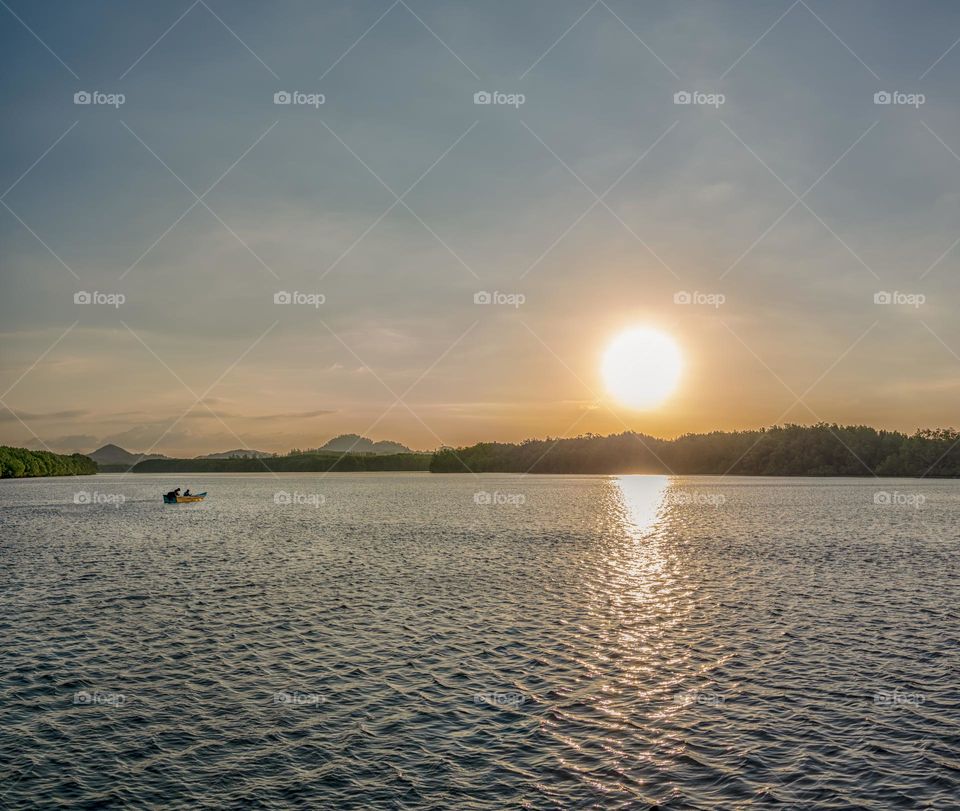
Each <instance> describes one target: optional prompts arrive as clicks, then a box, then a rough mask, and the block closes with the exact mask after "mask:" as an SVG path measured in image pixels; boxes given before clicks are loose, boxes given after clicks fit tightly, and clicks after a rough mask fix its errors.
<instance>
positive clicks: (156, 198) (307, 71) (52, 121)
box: [0, 0, 960, 455]
mask: <svg viewBox="0 0 960 811" xmlns="http://www.w3.org/2000/svg"><path fill="white" fill-rule="evenodd" d="M958 40H960V6H958V5H956V4H952V3H944V2H923V1H921V2H914V3H910V4H905V3H901V2H877V1H876V0H871V1H870V2H859V1H855V0H850V1H849V2H845V3H841V4H838V3H829V2H824V0H797V2H793V1H792V0H776V1H774V0H764V2H751V1H750V0H738V2H722V1H720V0H704V1H703V2H694V1H691V2H644V3H635V2H623V0H598V2H589V1H587V0H581V1H580V2H567V1H566V0H521V2H516V1H515V0H514V1H511V2H508V0H503V2H497V1H493V2H484V3H477V2H472V3H471V2H456V1H454V2H451V1H450V0H444V1H443V2H440V0H397V2H393V1H392V0H377V2H374V0H369V2H368V1H367V0H358V1H357V2H321V3H316V2H287V1H286V0H280V1H279V2H275V3H270V4H262V3H255V2H242V1H240V2H225V0H197V2H193V0H183V1H182V2H181V1H180V0H178V1H177V2H172V1H171V2H165V3H149V2H129V0H123V2H88V3H83V4H79V3H75V2H53V1H51V2H44V3H28V2H25V0H4V2H3V3H0V54H2V56H0V59H2V60H3V61H4V63H5V64H4V69H3V71H0V103H2V105H3V108H4V127H3V128H2V131H0V203H2V205H0V285H2V288H0V291H2V295H0V319H2V322H0V392H3V394H2V396H0V403H2V406H0V442H2V443H5V444H13V445H23V446H27V447H34V448H38V447H49V448H51V449H53V450H56V451H74V450H79V451H90V450H93V449H94V448H96V447H98V446H100V445H102V444H104V443H106V442H113V443H116V444H119V445H121V446H123V447H125V448H128V449H130V450H133V451H140V452H145V451H150V452H154V453H164V454H168V455H194V454H199V453H208V452H214V451H222V450H226V449H232V448H254V449H258V450H266V451H276V452H285V451H286V450H288V449H290V448H292V447H301V448H302V447H316V446H319V445H321V444H323V443H324V442H325V441H326V440H328V439H329V438H331V437H333V436H335V435H337V434H340V433H358V434H363V435H366V436H370V437H372V438H373V439H378V440H379V439H391V440H395V441H400V442H403V443H405V444H407V445H409V446H411V447H413V448H417V449H424V450H426V449H433V448H436V447H438V446H440V445H464V444H472V443H474V442H478V441H489V440H500V441H518V440H522V439H524V438H528V437H544V436H553V437H557V436H569V435H576V434H580V433H586V432H593V433H601V434H606V433H614V432H620V431H624V430H636V431H641V432H644V433H647V434H652V435H655V436H663V437H672V436H677V435H680V434H683V433H687V432H701V431H711V430H735V429H745V428H756V427H760V426H764V425H771V424H774V423H784V422H798V423H804V424H808V423H813V422H818V421H821V420H823V421H828V422H839V423H856V424H869V425H873V426H875V427H878V428H888V429H897V430H903V431H907V432H912V431H914V430H916V429H917V428H920V427H937V426H944V427H945V426H957V425H958V423H960V420H958V418H957V417H958V412H957V404H958V403H960V319H957V318H956V314H955V310H956V304H957V301H958V296H960V277H958V261H960V218H958V216H957V214H958V209H960V106H958V103H960V83H958V82H957V80H956V79H957V73H958V71H960V45H958V44H957V43H958ZM77 94H80V95H77ZM84 94H88V95H84ZM277 94H280V95H279V96H278V95H277ZM285 94H289V101H290V103H277V102H283V101H285V100H287V98H288V96H287V95H285ZM477 94H490V96H489V97H488V96H485V95H480V96H477ZM878 94H879V95H878ZM488 98H489V101H490V102H491V103H477V102H478V101H479V102H484V101H486V100H488ZM87 99H89V103H82V102H84V101H86V100H87ZM684 101H689V102H690V103H683V102H684ZM884 102H889V103H884ZM483 293H486V294H489V295H487V296H483V295H478V294H483ZM494 294H496V295H494ZM487 299H489V303H484V302H486V301H487ZM478 302H479V303H478ZM636 325H648V326H653V327H655V328H657V329H659V330H661V331H663V332H665V333H667V334H668V335H670V336H672V337H673V339H674V340H675V341H676V343H677V344H678V345H679V346H680V349H681V352H682V354H683V358H684V369H683V374H682V378H681V382H680V385H679V387H678V389H677V390H676V391H675V392H674V394H673V395H672V396H671V397H670V398H669V399H668V400H667V401H666V402H665V403H663V404H662V405H661V406H660V407H658V408H654V409H650V410H645V411H637V410H633V409H630V408H627V407H624V406H623V405H622V404H620V403H618V402H616V401H615V400H614V399H612V398H611V396H610V395H609V394H608V393H607V392H606V391H605V389H604V384H603V380H602V379H601V374H600V367H601V358H602V356H603V352H604V349H605V347H606V346H607V345H608V344H609V343H610V342H611V340H612V339H613V338H614V337H615V336H616V335H617V334H618V333H620V332H622V331H623V330H625V329H628V328H631V327H634V326H636Z"/></svg>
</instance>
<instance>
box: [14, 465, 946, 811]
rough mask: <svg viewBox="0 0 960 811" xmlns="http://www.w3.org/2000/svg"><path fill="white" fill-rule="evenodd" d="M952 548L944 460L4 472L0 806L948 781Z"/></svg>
mask: <svg viewBox="0 0 960 811" xmlns="http://www.w3.org/2000/svg"><path fill="white" fill-rule="evenodd" d="M177 485H183V486H190V487H191V489H193V490H194V491H203V490H207V491H209V493H210V496H209V497H208V500H207V501H206V502H204V503H202V504H197V505H173V506H165V505H163V504H162V503H161V501H160V494H161V493H162V492H164V491H166V490H169V489H171V488H172V487H174V486H177ZM75 501H79V502H88V503H75ZM287 501H289V502H290V503H285V502H287ZM958 563H960V482H957V481H933V482H931V481H917V480H894V479H882V480H878V479H780V478H766V479H761V478H734V477H727V478H718V477H661V476H625V477H602V476H590V477H587V476H584V477H579V476H554V477H550V476H526V477H522V476H506V475H503V476H501V475H492V474H488V475H482V476H471V475H430V474H373V473H366V474H334V475H329V476H326V477H323V476H321V475H295V474H281V475H279V476H271V475H269V474H264V475H262V476H255V475H208V476H186V475H181V476H179V477H178V478H177V479H176V480H174V479H173V478H171V477H170V476H160V475H156V476H153V475H128V476H126V477H124V476H121V475H119V474H117V475H99V476H96V477H84V478H79V479H69V478H68V479H44V480H18V481H10V480H4V481H2V482H0V585H2V598H0V600H2V604H0V639H2V649H0V659H2V668H0V714H2V715H0V717H2V725H0V769H2V772H0V807H6V808H33V807H38V808H41V807H42V808H53V807H66V806H71V807H86V808H93V807H97V808H101V807H123V806H128V807H135V808H183V809H187V808H190V809H196V808H228V807H229V808H240V807H254V808H267V807H269V808H311V809H325V808H331V809H334V808H336V809H351V808H357V809H361V808H363V809H373V808H378V809H379V808H385V809H387V808H436V809H454V808H455V809H505V808H527V809H556V808H563V809H566V808H598V809H600V808H602V809H618V808H631V809H633V808H646V807H649V806H654V805H656V806H660V807H663V808H703V809H708V808H709V809H714V808H745V807H754V806H755V807H767V806H769V805H774V804H779V805H780V807H784V808H852V807H856V808H867V809H888V808H893V807H905V808H910V807H915V808H937V809H945V808H949V807H957V805H958V803H960V754H958V752H960V687H958V679H960V609H958V604H960V588H958V586H960V574H958V572H960V567H958Z"/></svg>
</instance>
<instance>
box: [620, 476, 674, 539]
mask: <svg viewBox="0 0 960 811" xmlns="http://www.w3.org/2000/svg"><path fill="white" fill-rule="evenodd" d="M614 482H615V484H616V486H617V488H618V489H619V491H620V493H619V495H620V500H621V502H622V504H623V511H624V528H625V529H626V530H627V532H628V534H630V535H631V536H632V537H634V538H636V539H637V540H639V539H641V538H644V537H646V536H647V535H649V534H650V533H651V531H652V530H653V529H654V528H655V527H656V524H657V519H658V518H659V517H660V513H661V508H662V507H663V503H664V500H665V496H666V493H667V484H668V480H667V477H666V476H618V477H617V478H616V479H614Z"/></svg>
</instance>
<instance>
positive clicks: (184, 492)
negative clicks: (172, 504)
mask: <svg viewBox="0 0 960 811" xmlns="http://www.w3.org/2000/svg"><path fill="white" fill-rule="evenodd" d="M183 494H184V495H185V496H191V495H193V493H191V492H190V488H189V487H188V488H187V489H186V490H184V491H183Z"/></svg>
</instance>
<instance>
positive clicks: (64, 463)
mask: <svg viewBox="0 0 960 811" xmlns="http://www.w3.org/2000/svg"><path fill="white" fill-rule="evenodd" d="M96 472H97V463H96V462H94V461H93V460H92V459H91V458H90V457H89V456H84V455H83V454H81V453H72V454H70V455H69V456H66V455H63V454H59V453H51V452H50V451H28V450H27V449H26V448H11V447H9V446H7V445H0V478H2V479H23V478H26V477H32V476H89V475H91V474H93V473H96Z"/></svg>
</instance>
